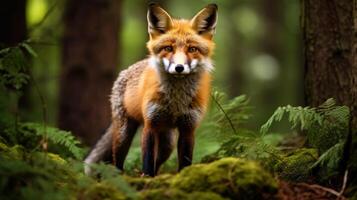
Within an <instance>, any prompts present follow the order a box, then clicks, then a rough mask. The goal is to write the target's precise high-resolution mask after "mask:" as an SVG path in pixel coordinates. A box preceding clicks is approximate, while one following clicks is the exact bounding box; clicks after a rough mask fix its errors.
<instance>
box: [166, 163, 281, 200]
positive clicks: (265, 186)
mask: <svg viewBox="0 0 357 200" xmlns="http://www.w3.org/2000/svg"><path fill="white" fill-rule="evenodd" d="M171 186H172V187H174V188H178V189H181V190H184V191H186V192H193V191H202V192H207V191H211V192H215V193H218V194H220V195H221V196H223V197H229V198H232V199H243V200H244V199H262V198H263V196H265V195H268V196H269V195H272V196H273V195H274V194H275V193H276V192H277V182H276V180H275V179H274V178H273V177H272V176H271V175H270V174H269V173H267V172H266V171H264V170H263V169H262V168H261V167H260V166H259V165H258V164H257V163H256V162H253V161H247V160H243V159H239V158H223V159H221V160H218V161H215V162H212V163H210V164H198V165H193V166H191V167H187V168H185V169H184V170H182V171H181V172H180V173H179V174H177V175H176V176H175V177H174V178H173V179H172V180H171Z"/></svg>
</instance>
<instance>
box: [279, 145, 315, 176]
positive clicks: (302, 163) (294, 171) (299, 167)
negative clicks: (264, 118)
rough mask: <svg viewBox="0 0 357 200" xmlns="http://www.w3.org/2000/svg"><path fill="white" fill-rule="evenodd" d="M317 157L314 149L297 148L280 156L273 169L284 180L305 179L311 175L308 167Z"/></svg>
mask: <svg viewBox="0 0 357 200" xmlns="http://www.w3.org/2000/svg"><path fill="white" fill-rule="evenodd" d="M317 159H318V152H317V150H316V149H308V148H303V149H298V150H296V151H293V152H291V153H289V154H287V155H286V156H283V157H281V159H280V160H279V161H278V162H277V163H276V164H275V166H274V171H275V172H277V173H278V175H279V177H281V178H283V179H285V180H289V181H306V180H308V179H309V177H311V170H310V169H311V166H312V165H313V164H314V163H315V162H316V161H317Z"/></svg>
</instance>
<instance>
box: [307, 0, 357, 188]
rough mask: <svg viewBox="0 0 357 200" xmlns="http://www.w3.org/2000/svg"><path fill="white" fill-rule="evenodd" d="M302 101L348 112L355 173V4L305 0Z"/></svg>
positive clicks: (356, 111)
mask: <svg viewBox="0 0 357 200" xmlns="http://www.w3.org/2000/svg"><path fill="white" fill-rule="evenodd" d="M302 9H303V28H304V40H305V59H306V60H305V94H306V96H305V99H306V103H307V104H308V105H311V106H317V105H319V104H321V103H322V102H324V101H325V100H326V99H328V98H331V97H333V98H334V99H336V101H337V102H338V103H339V104H343V105H347V106H349V107H350V109H351V123H350V126H351V131H350V133H351V134H350V137H351V138H352V140H351V141H353V143H350V145H351V146H350V147H351V148H350V149H349V152H348V153H349V157H350V158H352V159H350V160H349V164H350V167H352V168H351V170H352V171H354V172H351V171H350V172H351V173H353V174H352V175H351V174H350V176H351V177H355V178H354V179H355V181H356V180H357V179H356V176H355V175H356V169H357V132H356V130H357V99H356V97H357V88H356V87H357V82H356V81H357V4H356V2H355V1H350V0H338V1H337V0H333V1H322V0H317V1H316V0H304V2H303V7H302Z"/></svg>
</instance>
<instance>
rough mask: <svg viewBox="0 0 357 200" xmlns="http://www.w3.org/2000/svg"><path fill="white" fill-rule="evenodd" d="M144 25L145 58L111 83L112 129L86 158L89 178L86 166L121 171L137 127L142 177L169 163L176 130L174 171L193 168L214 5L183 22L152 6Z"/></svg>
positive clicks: (207, 80)
mask: <svg viewBox="0 0 357 200" xmlns="http://www.w3.org/2000/svg"><path fill="white" fill-rule="evenodd" d="M147 20H148V32H149V36H150V40H149V41H148V42H147V48H148V50H149V52H150V55H149V58H147V59H144V60H142V61H139V62H137V63H135V64H134V65H132V66H130V67H129V68H128V69H126V70H124V71H122V72H121V73H120V74H119V77H118V78H117V80H116V81H115V83H114V86H113V89H112V94H111V99H110V100H111V108H112V124H111V125H110V127H109V128H108V130H107V131H106V133H105V134H104V135H103V136H102V137H101V139H100V140H99V141H98V142H97V144H96V145H95V146H94V148H93V149H92V150H91V152H90V153H89V155H88V156H87V157H86V159H85V161H84V162H85V172H86V173H87V174H90V171H91V169H90V164H92V163H96V162H99V161H102V160H106V159H109V160H110V159H111V157H112V159H113V160H112V161H113V163H114V164H115V165H116V166H117V167H118V168H119V169H121V170H122V169H123V165H124V160H125V157H126V155H127V153H128V151H129V147H130V145H131V142H132V140H133V137H134V135H135V133H136V130H137V128H138V127H139V126H140V125H143V133H142V138H141V148H142V162H143V168H142V170H143V174H144V175H149V176H155V175H156V174H157V173H158V170H159V168H160V165H161V164H162V163H164V162H165V161H166V160H167V159H168V158H169V156H170V154H171V152H172V150H173V148H174V143H175V139H176V137H175V130H176V129H177V130H178V139H177V151H178V162H179V167H178V170H181V169H182V168H184V167H186V166H188V165H191V162H192V152H193V146H194V132H195V129H196V128H197V126H198V124H199V122H200V120H201V119H202V117H203V115H204V113H205V111H206V107H207V104H208V100H209V95H210V84H211V75H210V72H211V71H212V69H213V65H212V61H211V59H210V57H211V56H212V54H213V50H214V46H215V44H214V42H213V40H212V37H213V35H214V33H215V29H216V24H217V5H215V4H209V5H208V6H206V7H205V8H204V9H202V10H201V11H200V12H198V14H196V15H195V16H194V17H193V18H192V19H191V20H184V19H172V18H171V17H170V15H169V14H168V13H167V12H166V11H165V10H164V9H163V8H161V7H160V6H159V5H158V4H155V3H154V4H150V5H149V7H148V13H147ZM112 155H114V156H112Z"/></svg>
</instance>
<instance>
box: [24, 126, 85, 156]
mask: <svg viewBox="0 0 357 200" xmlns="http://www.w3.org/2000/svg"><path fill="white" fill-rule="evenodd" d="M22 129H23V130H26V131H30V132H31V133H33V134H35V135H37V136H46V137H47V139H48V140H49V141H50V142H52V144H54V145H60V146H61V147H65V148H66V149H67V150H68V151H69V152H70V153H71V154H72V155H73V156H74V157H75V158H76V159H82V158H83V156H84V153H85V151H84V150H83V149H82V148H81V147H79V146H80V144H81V143H80V142H79V141H78V140H77V139H76V138H75V137H74V136H73V135H72V134H71V132H68V131H63V130H60V129H57V128H53V127H45V126H44V125H42V124H37V123H24V124H22Z"/></svg>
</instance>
